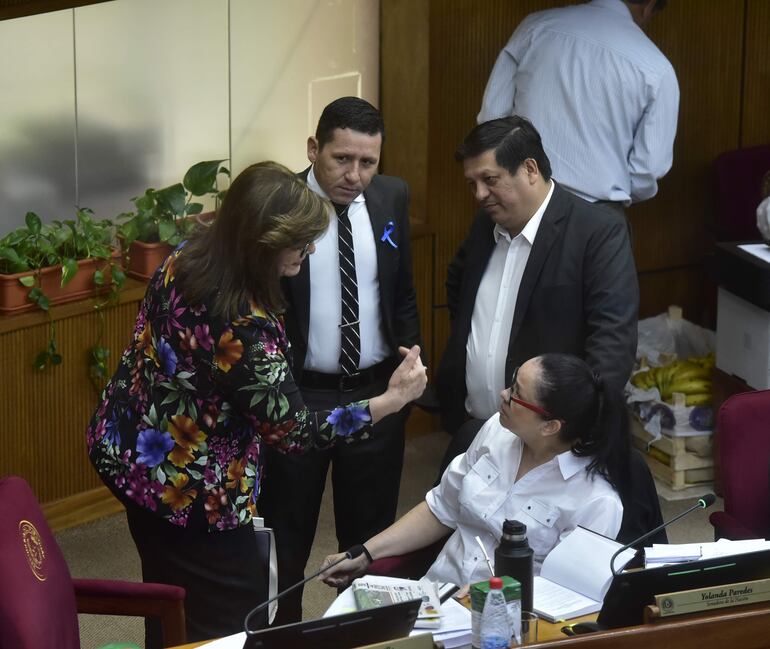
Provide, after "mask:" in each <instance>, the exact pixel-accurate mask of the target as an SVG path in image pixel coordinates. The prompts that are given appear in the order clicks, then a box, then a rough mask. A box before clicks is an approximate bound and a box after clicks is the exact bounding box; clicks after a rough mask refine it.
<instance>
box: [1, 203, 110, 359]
mask: <svg viewBox="0 0 770 649" xmlns="http://www.w3.org/2000/svg"><path fill="white" fill-rule="evenodd" d="M113 231H114V227H113V224H112V222H111V221H109V220H107V219H103V220H101V221H97V220H95V219H94V218H93V212H91V210H89V209H87V208H82V209H79V210H78V211H77V215H76V218H75V219H68V220H64V221H58V220H56V221H52V222H51V223H48V224H43V223H42V221H41V220H40V217H39V216H38V215H37V214H35V213H34V212H28V213H27V215H26V217H25V227H21V228H17V229H16V230H13V231H12V232H10V233H9V234H7V235H6V236H5V237H3V238H2V239H0V314H15V313H21V312H24V311H28V310H30V309H34V308H35V307H36V306H37V307H38V308H40V309H42V310H43V311H45V312H49V310H50V308H51V306H52V305H55V304H62V303H65V302H71V301H73V300H78V299H81V298H83V297H85V296H86V295H90V294H94V293H101V292H107V293H108V296H107V299H106V300H105V301H103V302H101V303H97V305H96V308H97V309H99V308H101V307H103V306H105V305H106V304H108V303H110V302H112V301H114V300H115V299H116V298H117V292H118V290H119V289H120V287H121V286H122V285H123V282H124V280H125V275H124V273H123V270H122V268H121V265H120V252H119V251H117V250H115V249H114V248H113V247H112V245H111V243H112V240H113ZM60 362H61V356H60V355H59V353H58V351H57V345H56V328H55V325H54V323H53V321H52V320H49V340H48V343H47V345H46V348H45V349H44V350H43V351H41V352H40V353H39V354H38V355H37V357H36V359H35V367H37V368H38V369H44V368H45V367H47V366H48V365H49V364H52V365H58V364H59V363H60Z"/></svg>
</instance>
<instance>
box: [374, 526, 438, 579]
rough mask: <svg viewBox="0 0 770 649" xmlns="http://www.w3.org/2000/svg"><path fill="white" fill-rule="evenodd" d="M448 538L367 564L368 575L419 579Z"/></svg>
mask: <svg viewBox="0 0 770 649" xmlns="http://www.w3.org/2000/svg"><path fill="white" fill-rule="evenodd" d="M448 538H449V537H448V536H447V537H446V538H443V539H441V540H440V541H436V542H435V543H434V544H433V545H429V546H427V547H424V548H421V549H420V550H415V551H414V552H409V553H407V554H400V555H396V556H393V557H383V558H382V559H377V560H376V561H372V563H370V564H369V567H368V568H367V569H366V574H368V575H384V576H385V577H401V578H403V579H419V578H420V577H422V576H423V575H424V574H425V573H426V572H428V568H430V566H431V564H432V563H433V562H434V561H435V560H436V557H437V556H438V553H439V552H441V548H443V547H444V543H446V542H447V539H448Z"/></svg>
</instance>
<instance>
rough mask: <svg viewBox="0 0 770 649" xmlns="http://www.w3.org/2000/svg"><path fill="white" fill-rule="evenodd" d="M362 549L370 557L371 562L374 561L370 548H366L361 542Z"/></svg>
mask: <svg viewBox="0 0 770 649" xmlns="http://www.w3.org/2000/svg"><path fill="white" fill-rule="evenodd" d="M361 549H362V550H363V551H364V554H365V555H366V558H367V559H369V563H373V562H374V559H372V555H371V554H369V550H367V549H366V546H365V545H364V544H363V543H362V544H361Z"/></svg>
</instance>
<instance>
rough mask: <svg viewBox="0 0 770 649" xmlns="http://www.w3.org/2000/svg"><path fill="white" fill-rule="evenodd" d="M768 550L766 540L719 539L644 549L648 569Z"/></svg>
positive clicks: (659, 544)
mask: <svg viewBox="0 0 770 649" xmlns="http://www.w3.org/2000/svg"><path fill="white" fill-rule="evenodd" d="M768 549H770V541H766V540H765V539H746V540H743V541H731V540H729V539H719V540H718V541H716V542H706V543H670V544H662V543H656V544H654V545H653V546H652V547H651V548H645V549H644V564H645V567H647V568H657V567H659V566H664V565H669V564H672V563H684V562H686V561H699V560H701V559H704V560H705V559H713V558H714V557H728V556H731V555H734V554H745V553H747V552H759V551H761V550H768Z"/></svg>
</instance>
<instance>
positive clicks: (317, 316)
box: [305, 167, 391, 374]
mask: <svg viewBox="0 0 770 649" xmlns="http://www.w3.org/2000/svg"><path fill="white" fill-rule="evenodd" d="M307 184H308V187H310V189H312V190H313V191H314V192H315V193H316V194H319V195H321V196H323V197H324V198H329V197H328V196H327V195H326V192H324V190H323V189H321V186H320V185H319V184H318V181H317V180H316V177H315V174H314V173H313V169H312V167H311V169H310V171H309V172H308V175H307ZM348 218H349V219H350V225H351V226H352V228H353V249H354V250H355V254H356V281H357V282H358V319H359V325H358V327H359V333H360V335H361V359H360V361H359V363H358V366H359V368H361V369H366V368H367V367H371V366H372V365H376V364H377V363H379V362H380V361H382V360H385V359H386V358H387V357H388V356H390V355H391V354H390V350H389V349H388V345H387V343H386V341H385V335H384V334H383V330H382V315H381V313H380V283H379V280H378V279H377V248H376V246H375V241H374V231H373V230H372V222H371V221H370V219H369V212H368V210H367V209H366V199H365V198H364V195H363V194H359V195H358V196H356V197H355V198H354V199H353V202H352V203H351V204H350V207H349V208H348ZM337 224H338V221H337V215H336V214H335V213H334V211H333V210H332V212H331V215H330V217H329V229H328V230H326V232H325V233H324V234H323V236H322V237H321V238H320V239H318V240H317V241H316V242H315V246H316V249H315V252H314V253H313V254H312V255H309V256H308V259H307V261H306V262H305V263H308V264H310V268H309V271H310V325H309V329H308V340H307V355H306V356H305V369H307V370H314V371H316V372H324V373H326V374H339V373H340V372H341V369H340V347H341V343H340V324H341V322H342V297H341V287H340V260H339V239H338V235H337Z"/></svg>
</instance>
